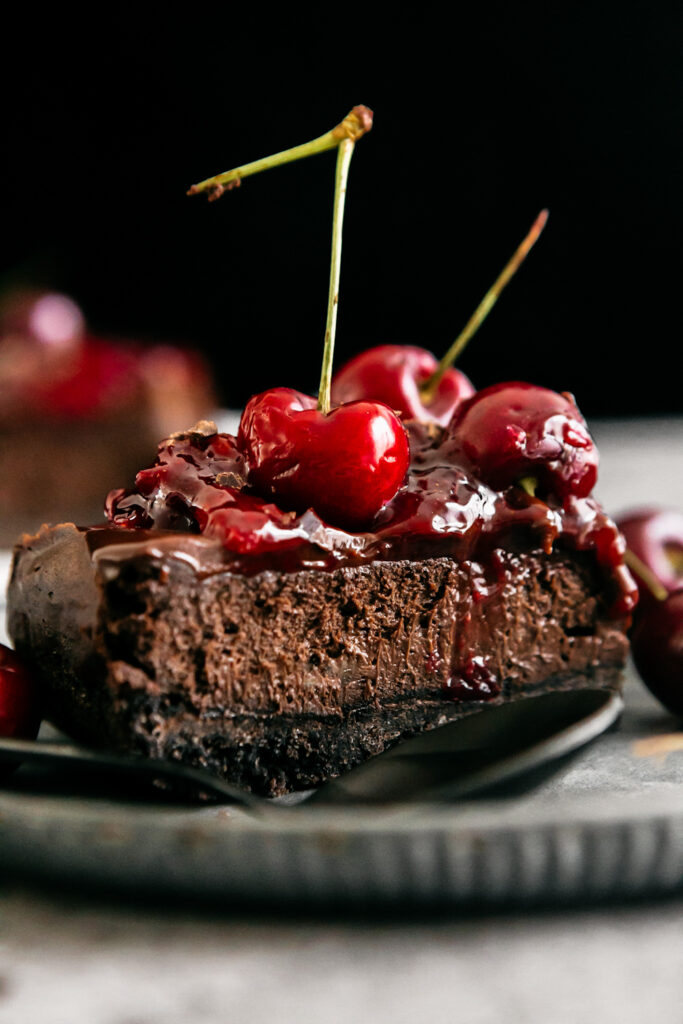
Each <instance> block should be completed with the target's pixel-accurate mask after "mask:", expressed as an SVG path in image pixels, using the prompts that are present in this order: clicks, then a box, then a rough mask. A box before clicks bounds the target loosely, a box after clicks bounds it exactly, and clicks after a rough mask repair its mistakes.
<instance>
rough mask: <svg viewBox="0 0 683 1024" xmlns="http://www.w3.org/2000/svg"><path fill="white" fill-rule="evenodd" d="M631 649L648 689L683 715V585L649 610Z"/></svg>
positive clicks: (665, 705) (638, 627)
mask: <svg viewBox="0 0 683 1024" xmlns="http://www.w3.org/2000/svg"><path fill="white" fill-rule="evenodd" d="M631 650H632V653H633V660H634V661H635V664H636V668H637V669H638V672H639V673H640V676H641V678H642V680H643V682H644V683H645V685H646V686H647V687H648V689H649V690H651V692H652V693H653V694H654V695H655V697H657V699H658V700H659V701H661V703H662V704H663V705H664V707H665V708H668V709H669V711H672V712H673V713H674V714H675V715H682V716H683V588H681V589H679V590H674V592H673V593H672V594H669V596H668V597H667V598H666V600H664V601H656V602H654V604H652V605H651V606H650V607H649V608H648V609H647V610H646V612H645V614H644V615H643V617H642V619H641V620H640V623H639V624H638V626H637V627H636V630H635V632H634V634H633V638H632V640H631Z"/></svg>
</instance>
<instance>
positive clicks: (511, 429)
mask: <svg viewBox="0 0 683 1024" xmlns="http://www.w3.org/2000/svg"><path fill="white" fill-rule="evenodd" d="M448 433H449V435H450V436H451V437H452V438H453V440H454V441H456V442H457V444H458V446H459V447H460V448H461V450H462V452H463V454H464V455H465V457H466V458H467V459H468V460H469V462H470V463H471V465H472V468H473V470H474V472H475V473H476V474H477V475H478V476H480V477H481V479H482V480H483V481H484V482H485V483H487V484H489V485H490V486H491V487H494V488H495V489H497V490H500V489H503V488H505V487H508V486H510V485H511V484H514V483H517V482H518V481H519V480H520V479H522V478H524V477H528V476H533V477H535V478H536V480H537V481H538V484H539V487H540V488H541V489H542V490H544V491H545V492H547V493H548V494H554V495H556V496H557V497H559V498H560V499H561V500H562V501H565V500H566V499H567V498H569V497H570V496H574V497H577V498H585V497H587V496H588V495H589V494H590V492H591V491H592V490H593V487H594V486H595V481H596V479H597V470H598V452H597V449H596V447H595V445H594V444H593V440H592V438H591V436H590V434H589V433H588V429H587V427H586V423H585V420H584V419H583V417H582V415H581V413H580V412H579V410H578V408H577V407H576V403H575V402H574V399H573V397H572V396H571V395H570V394H568V393H567V392H565V393H563V394H558V393H557V392H555V391H549V390H548V389H547V388H540V387H537V386H536V385H534V384H525V383H523V382H521V381H513V382H511V383H505V384H494V385H493V386H491V387H488V388H484V390H483V391H478V392H477V393H476V394H475V395H473V396H472V398H469V399H467V401H465V402H463V403H462V405H461V406H460V407H459V408H458V409H457V410H456V413H455V416H454V417H453V420H452V422H451V424H450V426H449V428H448Z"/></svg>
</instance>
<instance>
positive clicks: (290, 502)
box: [237, 388, 410, 530]
mask: <svg viewBox="0 0 683 1024" xmlns="http://www.w3.org/2000/svg"><path fill="white" fill-rule="evenodd" d="M237 444H238V447H239V449H240V451H241V452H243V454H244V456H245V458H246V461H247V464H248V467H249V473H248V481H249V485H250V486H251V487H253V488H254V489H255V490H256V491H257V492H258V493H259V494H260V495H261V496H263V497H268V498H273V499H274V500H275V501H276V503H277V504H278V505H280V507H282V508H285V509H288V510H289V509H291V510H293V511H297V512H305V511H306V509H308V508H312V509H313V510H314V511H315V512H317V513H318V515H319V516H321V517H322V518H323V519H324V520H325V521H326V522H328V523H330V524H331V525H333V526H341V527H343V528H344V529H347V530H362V529H363V528H367V527H368V526H370V524H371V523H372V521H373V519H374V518H375V516H376V514H377V513H378V512H379V510H380V509H381V508H382V506H383V505H384V504H385V503H386V502H387V501H390V500H391V499H392V498H393V497H394V495H395V494H396V492H397V490H398V489H399V487H400V486H401V484H402V483H403V481H404V479H405V476H406V473H407V471H408V465H409V462H410V452H409V448H408V438H407V435H406V432H405V429H404V427H403V425H402V423H401V421H400V420H399V419H398V417H397V416H396V415H395V414H394V413H393V412H392V411H391V409H389V408H388V407H387V406H385V405H382V404H381V403H379V402H350V403H349V404H348V405H344V406H341V407H340V408H337V409H333V410H332V411H331V412H330V413H328V414H326V415H325V414H323V413H321V412H319V411H318V410H317V408H316V400H315V399H314V398H311V397H310V396H309V395H303V394H301V393H300V392H298V391H293V390H292V389H291V388H273V389H272V390H270V391H264V392H262V393H261V394H260V395H255V396H254V397H253V398H251V399H250V400H249V402H248V403H247V405H246V407H245V410H244V412H243V414H242V419H241V420H240V428H239V433H238V437H237Z"/></svg>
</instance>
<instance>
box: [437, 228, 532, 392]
mask: <svg viewBox="0 0 683 1024" xmlns="http://www.w3.org/2000/svg"><path fill="white" fill-rule="evenodd" d="M547 220H548V211H547V210H541V212H540V213H539V215H538V217H537V218H536V220H535V221H534V223H533V224H532V226H531V230H530V231H529V234H528V235H527V236H526V238H525V239H524V241H523V242H522V244H521V245H520V246H519V247H518V249H517V251H516V252H515V254H514V256H513V257H512V259H511V260H510V261H509V262H508V263H507V264H506V266H505V268H504V269H503V271H502V272H501V273H500V274H499V275H498V277H497V278H496V280H495V282H494V283H493V284H492V286H491V287H490V288H489V290H488V291H487V293H486V295H485V296H484V298H483V299H482V300H481V302H480V303H479V305H478V306H477V308H476V309H475V311H474V313H473V314H472V316H471V317H470V318H469V320H468V321H467V323H466V324H465V326H464V328H463V329H462V331H461V332H460V334H459V335H458V337H457V338H456V339H455V341H454V342H453V344H452V345H451V347H450V348H449V350H448V352H446V354H445V356H444V357H443V359H442V360H441V361H440V363H439V365H438V366H437V368H436V370H435V371H434V373H432V374H431V375H430V376H429V377H428V378H427V380H426V381H425V382H424V384H422V385H421V386H420V395H421V397H422V401H423V402H424V403H425V404H426V405H428V404H429V403H430V402H431V401H432V399H433V398H434V395H435V394H436V392H437V391H438V389H439V384H440V383H441V379H442V377H443V375H444V374H445V372H446V370H448V369H449V368H450V367H451V366H452V365H453V363H454V362H455V360H456V359H457V358H458V356H459V355H460V354H461V352H462V351H463V349H464V348H465V346H466V345H467V343H468V341H469V340H470V338H471V337H472V336H473V335H474V334H476V332H477V331H478V330H479V328H480V327H481V325H482V324H483V322H484V320H485V319H486V317H487V316H488V315H489V313H490V312H491V310H492V309H493V307H494V306H495V304H496V302H497V301H498V297H499V295H500V293H501V292H502V291H503V289H504V288H505V286H506V284H507V283H508V281H509V280H510V278H512V277H514V275H515V274H516V273H517V271H518V270H519V268H520V266H521V265H522V263H523V262H524V260H525V259H526V257H527V256H528V254H529V252H530V250H531V248H532V246H533V245H534V244H535V242H536V241H537V240H538V237H539V235H540V234H541V232H542V231H543V228H544V227H545V225H546V221H547Z"/></svg>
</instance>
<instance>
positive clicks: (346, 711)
mask: <svg viewBox="0 0 683 1024" xmlns="http://www.w3.org/2000/svg"><path fill="white" fill-rule="evenodd" d="M411 453H412V465H411V470H410V473H409V475H408V480H407V483H406V485H405V487H404V488H402V490H401V491H400V492H399V494H398V495H397V496H396V498H395V499H394V501H393V502H391V503H389V505H388V506H387V507H386V508H385V509H384V510H383V511H382V513H381V515H380V516H379V517H378V519H377V522H376V523H375V526H374V529H373V531H371V532H367V533H364V534H349V533H345V532H344V531H342V530H336V529H332V528H330V527H329V526H327V525H326V524H325V523H323V522H322V521H321V520H320V519H319V518H318V517H317V516H316V515H315V513H313V512H311V511H308V512H306V513H304V514H303V515H299V516H297V515H295V514H294V513H285V512H282V511H281V510H279V509H277V507H276V506H274V505H270V504H267V503H265V502H263V501H260V500H258V499H257V498H255V497H254V496H253V495H250V494H249V493H248V487H246V489H245V485H244V482H245V477H244V472H245V467H244V464H243V460H242V457H241V455H240V452H239V450H238V449H237V447H236V446H235V439H234V438H230V437H229V436H228V435H221V434H217V433H216V432H215V427H212V425H211V424H203V425H200V428H199V429H196V430H195V431H192V432H188V433H186V434H180V435H175V436H174V437H172V438H169V439H168V440H167V441H166V442H164V444H163V445H162V446H161V448H160V455H159V458H158V460H157V463H156V464H155V466H154V467H151V468H150V469H149V470H145V471H143V472H142V473H141V474H139V475H138V478H137V481H136V488H135V489H134V490H132V491H118V492H114V493H113V494H112V495H111V496H110V500H109V505H108V507H109V513H110V516H109V517H110V521H111V524H112V525H109V526H107V527H96V528H91V529H88V530H79V529H77V528H76V527H75V526H73V525H70V524H66V525H61V526H56V527H52V528H44V529H43V530H42V531H41V532H40V533H39V534H38V535H37V536H35V537H30V536H25V537H24V538H23V539H22V542H21V544H20V545H19V546H18V547H17V549H16V552H15V562H14V568H13V573H12V578H11V582H10V587H9V632H10V635H11V637H12V639H13V641H14V644H15V647H16V649H17V651H18V652H19V653H20V654H21V655H22V656H23V657H24V658H25V659H26V660H27V661H28V662H29V663H30V664H31V665H32V666H33V668H34V670H35V671H36V672H37V674H38V675H39V677H40V679H41V682H42V686H43V689H44V693H45V701H46V714H47V717H48V718H49V719H50V720H51V721H53V722H54V723H55V724H57V725H58V726H60V727H61V728H63V729H64V730H65V731H66V732H67V733H69V734H70V735H72V736H74V737H75V738H77V739H79V740H81V741H83V742H86V743H89V744H93V745H95V746H101V747H106V748H108V749H111V750H116V751H135V752H137V753H140V754H144V755H147V756H149V757H156V758H172V759H173V758H175V759H179V760H182V761H184V762H187V763H189V764H194V765H200V766H203V767H206V768H209V769H210V770H212V771H214V772H216V773H217V774H219V775H221V776H224V777H226V778H229V779H231V780H232V781H234V782H236V783H238V784H240V785H243V786H245V787H247V788H249V789H251V790H253V791H254V792H257V793H262V794H270V795H277V794H281V793H285V792H288V791H290V790H295V789H301V788H307V787H310V786H314V785H316V784H318V783H319V782H321V781H323V780H326V779H329V778H332V777H334V776H336V775H339V774H340V773H341V772H343V771H344V770H346V769H347V768H350V767H353V766H354V765H356V764H359V763H360V762H362V761H364V760H365V759H367V758H368V757H371V756H373V755H375V754H378V753H381V752H382V751H383V750H386V749H387V748H388V747H390V746H392V745H394V744H395V743H397V742H399V741H400V740H401V739H403V738H407V737H409V736H412V735H415V734H416V733H418V732H421V731H423V730H426V729H432V728H435V727H437V726H439V725H441V724H444V723H446V722H449V721H452V720H453V719H455V718H459V717H461V716H463V715H465V714H471V713H474V712H476V711H477V710H478V709H480V708H481V707H483V706H484V705H485V704H486V703H489V702H503V701H508V700H511V699H514V698H516V697H519V696H522V695H526V694H531V693H541V692H546V691H549V690H555V689H575V688H578V687H591V688H594V687H596V686H598V687H605V688H610V689H616V688H618V686H619V685H620V674H621V669H622V668H623V666H624V663H625V659H626V655H627V651H628V641H627V639H626V628H627V625H628V622H629V612H630V608H631V605H632V594H633V584H632V582H631V581H630V579H629V577H628V573H627V572H626V570H625V569H624V567H623V563H622V562H621V560H620V556H619V550H620V548H619V535H618V533H617V531H616V528H615V527H614V526H613V524H612V523H611V522H610V520H609V519H607V517H606V516H605V515H604V513H603V512H602V511H601V510H600V507H599V506H598V505H597V503H595V501H594V500H593V499H592V498H590V497H588V498H582V499H571V500H566V501H565V502H564V503H562V504H558V503H553V501H552V500H551V499H550V498H547V499H546V500H541V499H538V498H535V497H533V496H532V495H529V494H527V493H526V492H525V491H524V490H523V489H521V488H517V487H511V488H506V489H505V490H504V491H500V492H496V491H493V490H491V489H490V488H489V487H487V486H486V485H485V484H483V483H482V482H481V481H480V480H478V479H476V478H475V477H474V476H473V475H472V474H471V473H470V472H469V471H468V470H467V469H466V468H465V467H464V465H463V464H461V465H458V464H457V462H456V461H455V455H454V453H453V451H452V450H451V449H450V448H449V443H448V440H447V439H444V436H443V435H442V434H441V433H440V432H438V431H437V432H436V433H435V432H434V431H433V430H431V431H428V430H426V429H424V428H419V427H416V426H413V427H412V428H411ZM461 462H462V460H461ZM202 510H203V511H202ZM200 512H202V517H201V527H202V528H201V530H200V529H199V528H198V525H197V524H198V522H199V518H200ZM239 524H242V527H241V529H242V532H241V533H240V532H239V529H238V526H239ZM226 540H227V541H229V545H228V544H226Z"/></svg>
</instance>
